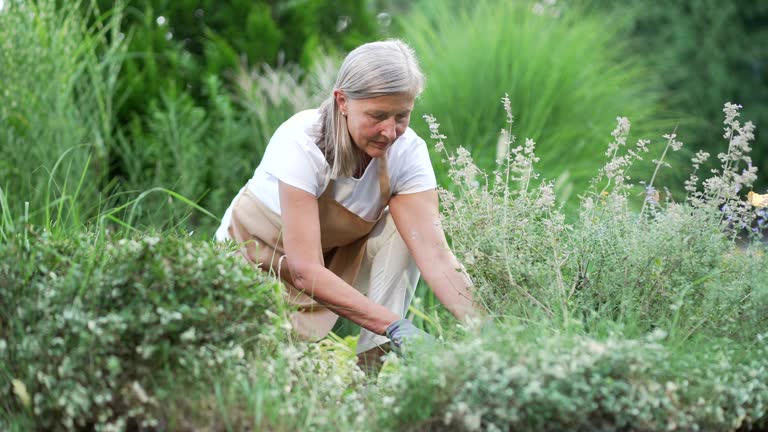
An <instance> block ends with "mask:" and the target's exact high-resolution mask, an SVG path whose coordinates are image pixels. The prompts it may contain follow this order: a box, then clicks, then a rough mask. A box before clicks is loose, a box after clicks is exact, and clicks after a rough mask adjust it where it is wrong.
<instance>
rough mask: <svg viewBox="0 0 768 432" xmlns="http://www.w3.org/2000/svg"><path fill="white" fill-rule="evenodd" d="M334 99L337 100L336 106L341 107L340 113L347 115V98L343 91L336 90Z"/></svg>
mask: <svg viewBox="0 0 768 432" xmlns="http://www.w3.org/2000/svg"><path fill="white" fill-rule="evenodd" d="M333 97H334V98H335V99H336V105H338V107H339V111H341V113H342V114H343V115H346V113H347V96H346V95H345V94H344V92H343V91H341V90H339V89H336V90H334V91H333Z"/></svg>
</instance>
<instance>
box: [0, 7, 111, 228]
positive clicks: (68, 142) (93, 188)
mask: <svg viewBox="0 0 768 432" xmlns="http://www.w3.org/2000/svg"><path fill="white" fill-rule="evenodd" d="M81 3H82V2H80V1H77V2H72V4H70V5H69V6H68V7H61V8H60V7H57V6H56V4H55V2H50V1H42V2H6V4H5V8H4V9H3V11H2V13H0V41H2V42H0V44H2V49H0V83H2V84H0V86H1V87H0V130H2V131H3V132H2V134H0V178H2V179H3V187H4V190H5V195H6V207H7V211H8V212H10V213H12V214H22V213H23V211H24V207H23V206H24V205H25V204H24V203H25V202H28V203H29V204H28V205H29V208H30V209H31V213H30V217H31V219H32V220H33V221H34V222H36V223H38V224H41V225H42V224H49V223H51V222H52V221H55V222H57V223H59V224H66V225H75V226H76V225H79V224H80V223H81V222H82V220H83V218H85V217H88V216H89V215H93V214H94V213H95V212H97V211H98V207H99V203H100V200H102V199H103V198H101V197H102V193H103V192H104V191H108V190H109V189H110V183H109V180H110V179H109V177H108V173H109V166H110V164H111V163H112V157H113V154H112V153H111V146H112V136H113V133H114V128H115V126H116V125H115V122H114V100H115V89H116V86H117V81H116V80H117V75H118V72H119V69H120V64H121V60H122V58H123V55H124V53H125V50H124V45H123V43H122V41H121V40H120V37H119V36H118V27H119V24H120V17H121V14H120V9H119V7H116V9H115V10H114V11H113V12H112V13H108V14H104V15H101V16H96V17H95V19H94V22H95V23H94V24H93V25H92V26H89V25H88V24H87V20H86V19H85V17H84V16H83V14H81V11H80V6H81ZM83 9H86V10H88V11H89V12H88V13H94V10H93V9H91V8H87V7H84V8H83ZM75 203H76V204H75ZM52 212H53V213H54V214H55V218H51V217H50V216H51V213H52Z"/></svg>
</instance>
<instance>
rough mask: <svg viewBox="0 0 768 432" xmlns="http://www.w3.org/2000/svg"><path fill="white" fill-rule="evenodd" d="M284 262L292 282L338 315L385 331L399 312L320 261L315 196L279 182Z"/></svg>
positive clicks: (320, 249) (379, 331)
mask: <svg viewBox="0 0 768 432" xmlns="http://www.w3.org/2000/svg"><path fill="white" fill-rule="evenodd" d="M279 191H280V211H281V213H282V219H283V229H284V231H285V235H284V238H283V245H284V246H285V255H286V263H287V265H288V269H289V270H290V273H291V278H292V279H293V285H294V286H295V287H296V289H299V290H301V291H303V292H304V293H306V294H307V295H309V296H311V297H313V298H314V299H315V300H316V301H317V302H319V303H321V304H323V305H325V306H326V307H327V308H329V309H331V310H332V311H333V312H335V313H336V314H338V315H341V316H343V317H345V318H348V319H350V320H351V321H352V322H354V323H356V324H359V325H360V326H361V327H364V328H366V329H368V330H370V331H372V332H374V333H376V334H384V333H385V332H386V329H387V327H389V325H390V324H392V323H393V322H395V321H397V320H398V319H400V317H399V316H397V315H396V314H394V313H393V312H392V311H390V310H389V309H387V308H386V307H384V306H381V305H379V304H376V303H374V302H372V301H371V300H370V299H368V297H366V296H364V295H363V294H361V293H360V292H359V291H357V290H356V289H355V288H354V287H352V286H351V285H349V284H347V283H346V282H344V280H342V279H341V278H339V277H338V276H336V275H335V274H333V272H331V271H330V270H328V269H327V268H325V266H324V265H323V253H322V246H321V243H320V221H319V213H318V207H317V198H315V197H314V196H313V195H312V194H310V193H309V192H306V191H304V190H301V189H299V188H296V187H293V186H289V185H287V184H285V183H283V182H280V183H279Z"/></svg>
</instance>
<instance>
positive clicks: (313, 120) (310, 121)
mask: <svg viewBox="0 0 768 432" xmlns="http://www.w3.org/2000/svg"><path fill="white" fill-rule="evenodd" d="M319 120H320V111H319V110H318V109H316V108H313V109H307V110H304V111H299V112H297V113H296V114H294V115H293V116H291V117H290V118H289V119H288V120H286V121H284V122H283V124H281V125H280V127H278V128H277V131H275V134H276V135H277V134H280V135H284V134H289V135H305V136H307V137H309V136H310V135H311V134H312V129H313V128H314V127H315V126H316V125H317V122H318V121H319Z"/></svg>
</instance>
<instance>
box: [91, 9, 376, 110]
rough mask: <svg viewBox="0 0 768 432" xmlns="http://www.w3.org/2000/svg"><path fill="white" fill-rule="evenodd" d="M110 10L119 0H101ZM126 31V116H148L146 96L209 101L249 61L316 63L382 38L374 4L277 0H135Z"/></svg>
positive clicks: (123, 107)
mask: <svg viewBox="0 0 768 432" xmlns="http://www.w3.org/2000/svg"><path fill="white" fill-rule="evenodd" d="M98 3H99V4H100V5H101V6H102V8H103V9H104V10H107V11H108V10H111V9H112V7H113V4H114V2H112V1H106V0H99V1H98ZM125 3H126V6H125V7H126V11H127V13H126V17H125V20H124V21H123V25H122V27H121V28H122V31H123V32H124V33H125V35H127V37H128V40H129V48H128V49H129V52H130V53H131V56H130V57H129V58H128V59H127V60H126V63H125V67H124V68H123V70H122V73H121V76H120V83H121V90H122V91H123V92H124V94H123V95H122V97H123V98H124V104H122V105H121V106H120V118H121V119H122V122H124V123H125V122H128V121H130V119H131V118H133V116H136V115H138V116H139V117H144V115H145V114H146V113H147V110H146V108H147V101H148V100H153V99H159V98H160V97H161V95H162V94H163V93H165V92H168V91H169V90H171V91H176V92H189V93H190V95H191V96H193V98H194V100H195V102H196V103H198V104H202V105H206V104H207V99H206V98H205V90H206V84H205V82H206V80H207V79H208V77H210V76H211V75H213V76H217V77H219V78H223V77H225V76H227V75H230V74H232V73H234V71H236V70H237V69H238V68H239V67H240V65H241V64H242V63H243V62H247V63H248V64H251V65H261V64H263V63H266V64H269V65H272V66H273V67H274V66H282V65H284V64H287V63H298V64H301V65H302V66H303V67H304V68H310V67H311V66H312V64H313V62H314V60H315V57H316V55H317V54H318V52H319V51H320V50H326V51H327V50H337V49H342V50H347V49H352V48H354V47H355V46H357V45H359V44H361V43H363V42H367V41H369V40H372V39H375V38H376V35H377V34H379V33H380V30H381V28H380V26H379V25H378V24H377V21H376V18H375V11H374V9H373V7H372V5H370V4H368V2H366V1H363V0H354V1H347V2H334V1H328V0H323V1H298V2H280V1H275V0H261V1H257V2H254V1H246V0H231V1H226V2H222V1H213V0H205V1H196V0H195V1H191V0H184V1H170V0H128V1H127V2H125Z"/></svg>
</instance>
